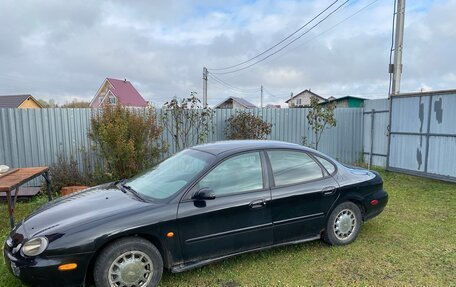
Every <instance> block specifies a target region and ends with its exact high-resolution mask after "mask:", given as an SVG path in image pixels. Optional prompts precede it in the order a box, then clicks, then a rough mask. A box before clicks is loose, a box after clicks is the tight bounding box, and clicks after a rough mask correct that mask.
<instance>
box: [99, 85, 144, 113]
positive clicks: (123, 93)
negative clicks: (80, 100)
mask: <svg viewBox="0 0 456 287" xmlns="http://www.w3.org/2000/svg"><path fill="white" fill-rule="evenodd" d="M117 103H119V104H121V105H122V106H126V107H147V106H148V105H149V103H148V102H147V101H146V100H144V98H143V97H142V96H141V94H140V93H139V92H138V91H137V90H136V89H135V87H133V85H132V84H131V83H130V81H127V79H125V80H117V79H113V78H106V79H105V80H104V81H103V84H102V85H101V87H100V88H99V89H98V91H97V93H96V94H95V96H94V97H93V99H92V101H91V102H90V107H91V108H99V107H101V106H102V105H104V104H108V105H116V104H117Z"/></svg>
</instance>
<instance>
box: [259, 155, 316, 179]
mask: <svg viewBox="0 0 456 287" xmlns="http://www.w3.org/2000/svg"><path fill="white" fill-rule="evenodd" d="M267 153H268V157H269V161H270V162H271V167H272V172H273V176H274V182H275V186H284V185H290V184H297V183H301V182H306V181H309V180H314V179H318V178H322V177H323V171H322V170H321V168H320V166H319V165H318V164H317V163H316V162H315V161H314V160H313V159H312V158H311V157H310V156H309V155H308V154H307V153H305V152H297V151H286V150H277V151H268V152H267Z"/></svg>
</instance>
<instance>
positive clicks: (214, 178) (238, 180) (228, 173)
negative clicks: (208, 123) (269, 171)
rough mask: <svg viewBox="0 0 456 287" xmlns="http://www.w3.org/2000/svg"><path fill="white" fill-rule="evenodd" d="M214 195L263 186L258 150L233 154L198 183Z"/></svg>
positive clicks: (252, 189)
mask: <svg viewBox="0 0 456 287" xmlns="http://www.w3.org/2000/svg"><path fill="white" fill-rule="evenodd" d="M201 188H208V189H210V190H212V191H213V192H214V194H215V196H222V195H229V194H235V193H241V192H246V191H254V190H260V189H262V188H263V171H262V167H261V157H260V153H259V152H251V153H245V154H241V155H236V156H233V157H231V158H229V159H227V160H225V161H223V162H222V163H221V164H219V165H218V166H217V167H216V168H214V169H213V170H212V171H210V172H209V173H208V174H207V175H206V176H205V177H204V178H203V179H202V180H201V181H200V182H199V184H198V189H201Z"/></svg>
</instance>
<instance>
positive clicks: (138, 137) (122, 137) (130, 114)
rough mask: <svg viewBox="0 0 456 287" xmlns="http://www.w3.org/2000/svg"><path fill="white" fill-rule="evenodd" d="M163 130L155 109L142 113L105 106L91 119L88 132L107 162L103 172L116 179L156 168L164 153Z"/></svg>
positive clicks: (119, 107) (117, 106)
mask: <svg viewBox="0 0 456 287" xmlns="http://www.w3.org/2000/svg"><path fill="white" fill-rule="evenodd" d="M161 131H162V129H161V128H160V127H159V125H158V124H157V121H156V117H155V112H154V110H153V109H149V110H146V111H145V113H142V114H139V113H137V112H135V111H134V110H132V109H129V108H124V107H122V106H120V105H116V106H109V105H105V106H104V107H103V110H102V112H101V113H99V114H97V115H96V116H94V117H93V118H92V120H91V130H90V132H89V137H90V138H91V139H92V140H93V141H94V143H95V144H96V150H97V151H98V152H99V153H100V155H101V157H102V158H103V160H104V165H103V168H102V170H101V172H102V173H103V174H105V175H106V176H107V177H109V178H110V179H112V180H116V179H121V178H129V177H131V176H133V175H135V174H137V173H139V172H140V171H142V170H144V169H146V168H149V167H151V166H153V165H154V164H155V163H156V162H157V160H158V158H159V156H160V153H161V152H162V151H163V148H161V145H160V143H159V142H158V139H159V137H160V133H161Z"/></svg>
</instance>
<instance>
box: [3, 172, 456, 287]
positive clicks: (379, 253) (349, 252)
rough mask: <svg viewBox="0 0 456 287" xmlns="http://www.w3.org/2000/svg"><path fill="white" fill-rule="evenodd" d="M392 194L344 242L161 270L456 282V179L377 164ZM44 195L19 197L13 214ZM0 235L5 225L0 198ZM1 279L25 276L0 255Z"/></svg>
mask: <svg viewBox="0 0 456 287" xmlns="http://www.w3.org/2000/svg"><path fill="white" fill-rule="evenodd" d="M381 174H382V176H383V179H384V181H385V189H386V190H387V191H388V192H389V195H390V199H389V203H388V206H387V207H386V209H385V211H384V212H383V213H382V214H381V215H380V216H378V217H376V218H374V219H373V220H371V221H368V222H366V223H365V224H363V226H362V228H361V233H360V235H359V237H358V239H357V240H356V241H355V242H354V243H352V244H350V245H348V246H342V247H329V246H328V245H326V244H324V243H322V242H321V241H315V242H311V243H305V244H299V245H293V246H286V247H281V248H275V249H271V250H267V251H262V252H256V253H251V254H246V255H241V256H238V257H235V258H231V259H228V260H225V261H222V262H220V263H215V264H212V265H209V266H205V267H202V268H198V269H195V270H192V271H188V272H184V273H180V274H170V273H169V272H165V274H164V276H163V279H162V282H161V284H160V286H161V287H171V286H222V287H228V286H230V287H234V286H312V285H314V286H456V184H450V183H445V182H440V181H435V180H430V179H423V178H418V177H414V176H408V175H402V174H397V173H391V172H385V171H381ZM45 201H46V199H45V198H37V199H35V200H33V201H32V202H28V203H24V202H20V203H19V204H18V206H17V211H16V213H17V218H22V217H24V216H25V215H27V214H28V213H30V212H31V211H32V210H33V209H35V208H36V207H38V206H39V205H41V204H43V203H44V202H45ZM0 212H1V214H2V215H3V216H2V218H1V230H0V239H1V240H2V244H3V241H4V239H5V238H6V236H7V233H8V231H9V224H8V220H7V216H6V214H7V212H6V205H5V204H4V203H2V204H0ZM0 279H1V283H0V285H1V286H4V287H16V286H22V284H21V283H20V282H19V281H18V280H16V279H15V278H14V277H13V276H12V275H10V274H9V273H8V271H7V269H6V267H5V265H4V264H3V262H2V263H0Z"/></svg>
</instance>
